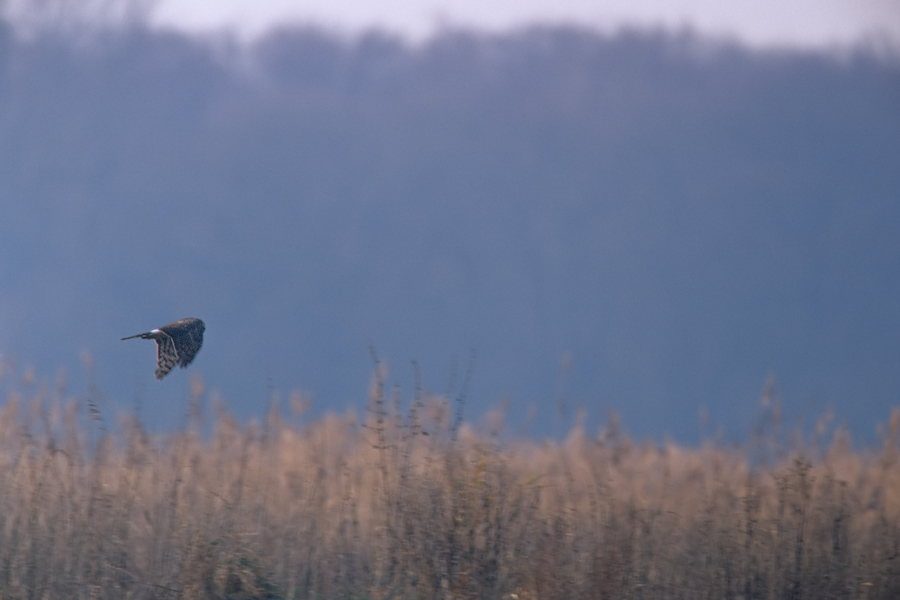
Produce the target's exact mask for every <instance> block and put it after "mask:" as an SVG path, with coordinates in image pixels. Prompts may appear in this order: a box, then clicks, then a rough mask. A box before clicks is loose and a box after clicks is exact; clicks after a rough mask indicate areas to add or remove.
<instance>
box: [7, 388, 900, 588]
mask: <svg viewBox="0 0 900 600" xmlns="http://www.w3.org/2000/svg"><path fill="white" fill-rule="evenodd" d="M28 389H32V390H34V389H35V388H34V387H32V388H28ZM203 394H204V392H203V390H202V385H200V384H199V382H197V385H196V386H195V390H194V402H195V403H198V404H199V401H200V400H201V397H202V396H203ZM54 395H55V394H54V393H52V392H47V391H46V390H37V391H35V392H34V393H33V394H31V396H32V397H30V398H26V397H23V395H22V394H21V393H13V394H11V395H10V397H9V398H8V400H7V402H6V405H5V407H4V408H3V409H2V413H0V598H3V599H7V598H10V599H11V598H29V599H33V598H204V599H205V598H222V599H224V598H229V599H235V600H237V599H250V598H259V599H262V598H269V599H273V598H372V599H375V598H497V599H500V598H504V599H505V598H518V599H520V600H537V599H541V600H543V599H552V598H563V599H571V598H591V599H603V598H709V599H721V598H743V599H748V600H749V599H751V598H811V599H813V598H814V599H822V598H885V599H894V598H900V464H898V448H897V443H898V429H900V411H895V412H894V414H893V415H892V416H891V419H890V424H889V426H888V427H887V430H886V431H885V432H884V435H883V448H881V449H879V450H878V451H877V452H876V451H871V452H861V451H857V450H854V449H853V448H852V446H851V445H850V444H849V441H848V439H847V436H846V435H845V434H841V433H839V432H838V433H836V434H835V435H834V436H832V439H831V440H830V441H829V443H828V445H827V446H825V445H823V446H816V445H815V444H806V445H802V444H799V443H797V444H794V445H793V446H792V447H791V448H790V449H788V448H784V447H783V446H784V445H783V444H782V445H781V446H780V447H778V448H772V447H769V448H768V449H766V448H765V444H766V443H768V442H772V439H769V440H768V441H766V440H759V441H758V442H755V443H754V444H753V448H749V447H748V448H724V447H722V446H721V445H719V444H713V443H707V444H704V445H703V446H701V447H700V448H685V447H680V446H677V445H674V444H666V445H664V446H662V447H659V446H656V445H651V444H643V445H640V444H635V443H633V442H632V441H631V440H630V439H629V438H627V437H626V436H624V435H622V434H620V433H618V432H616V431H615V429H614V428H613V429H609V430H607V431H604V432H601V434H600V435H598V436H597V437H590V436H588V435H587V434H586V433H585V432H584V431H583V430H582V429H581V428H578V427H576V428H574V429H573V430H572V432H571V433H570V435H569V436H568V438H567V439H566V440H565V441H563V442H562V443H553V442H543V443H538V442H534V441H529V440H512V441H504V442H502V443H501V442H500V441H499V440H498V439H497V438H496V437H494V436H491V435H489V434H484V435H481V434H477V433H476V432H475V429H473V428H472V427H469V426H467V425H461V426H457V424H456V422H455V419H454V418H453V415H452V413H453V407H452V406H450V405H448V403H447V402H446V401H445V400H444V399H442V398H434V399H428V398H426V397H425V396H424V394H422V393H419V394H417V395H416V398H415V399H414V401H413V406H412V408H411V409H410V411H409V412H404V413H401V411H400V410H399V409H398V408H397V405H396V404H395V403H394V401H393V399H388V398H385V395H384V392H383V387H382V385H381V379H380V377H376V378H375V382H374V385H373V392H372V394H371V398H372V401H371V405H370V409H369V411H368V413H367V416H366V418H365V419H364V422H363V423H360V422H359V421H358V420H357V419H356V418H355V417H354V416H352V415H348V416H343V417H342V416H329V417H325V418H323V419H321V420H319V421H317V422H314V423H311V424H308V425H305V426H302V427H301V426H297V425H292V424H291V423H290V422H288V421H286V420H285V418H282V417H281V416H280V414H279V412H278V411H275V410H273V411H272V412H271V413H270V415H269V417H268V418H267V420H266V421H265V422H264V423H263V424H250V425H246V426H244V425H240V424H239V423H237V422H236V421H235V420H234V419H233V418H231V417H230V416H228V415H227V414H224V413H223V412H222V411H219V414H218V416H217V417H216V419H215V423H214V424H213V426H212V428H213V431H212V433H211V435H209V436H208V438H206V437H205V436H203V435H201V434H200V433H198V430H199V429H200V421H201V420H202V419H201V417H200V416H199V413H198V412H197V411H195V412H194V425H193V426H191V427H187V428H186V429H185V430H184V431H183V432H180V433H176V434H170V435H164V436H149V435H147V434H146V433H145V432H144V431H143V430H142V429H141V427H140V426H139V424H137V423H136V422H134V420H133V419H132V420H130V421H128V420H124V421H123V422H122V423H121V425H120V426H119V427H118V431H117V433H115V434H113V433H107V432H106V431H105V429H106V428H107V427H108V426H109V425H108V424H105V423H104V422H102V421H98V420H97V419H99V418H100V417H99V416H98V412H97V407H96V406H94V405H93V404H90V403H89V409H90V411H93V412H91V413H90V414H92V415H94V419H95V420H94V421H92V422H90V423H89V424H88V425H84V424H83V423H84V420H83V419H81V418H80V417H79V412H80V411H81V410H82V409H81V407H80V405H79V403H78V402H76V401H70V402H68V403H66V402H63V401H61V400H60V399H54V398H53V396H54ZM761 449H765V450H766V451H765V452H761ZM754 453H755V454H754Z"/></svg>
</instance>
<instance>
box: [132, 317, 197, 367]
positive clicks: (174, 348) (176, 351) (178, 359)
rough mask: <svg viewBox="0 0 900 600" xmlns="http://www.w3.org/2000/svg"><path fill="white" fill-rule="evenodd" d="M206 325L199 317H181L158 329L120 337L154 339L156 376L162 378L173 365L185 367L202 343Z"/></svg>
mask: <svg viewBox="0 0 900 600" xmlns="http://www.w3.org/2000/svg"><path fill="white" fill-rule="evenodd" d="M205 330H206V325H204V324H203V321H201V320H200V319H181V320H180V321H175V322H174V323H169V324H168V325H163V326H162V327H160V328H159V329H154V330H152V331H148V332H147V333H139V334H137V335H131V336H128V337H124V338H122V339H123V340H130V339H132V338H136V337H139V338H141V339H144V340H156V345H157V362H156V378H157V379H162V378H163V377H165V376H166V375H168V374H169V371H171V370H172V368H173V367H174V366H175V365H178V364H180V365H181V368H182V369H183V368H185V367H186V366H188V365H189V364H191V361H192V360H194V357H195V356H197V352H199V351H200V346H202V345H203V332H204V331H205Z"/></svg>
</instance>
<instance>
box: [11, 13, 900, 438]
mask: <svg viewBox="0 0 900 600" xmlns="http://www.w3.org/2000/svg"><path fill="white" fill-rule="evenodd" d="M898 274H900V59H898V56H897V55H894V54H891V53H889V52H888V53H884V52H881V53H879V52H876V51H874V50H871V49H866V48H864V47H860V48H857V49H843V50H841V51H834V52H813V51H801V50H791V49H782V50H750V49H747V48H744V47H742V46H740V45H738V44H733V43H727V42H721V41H714V40H709V39H706V38H703V37H702V36H699V35H696V34H690V33H677V32H667V31H649V30H648V31H644V30H623V31H620V32H618V33H616V34H612V35H607V34H601V33H598V32H595V31H591V30H587V29H580V28H577V27H548V26H534V27H530V28H525V29H521V30H516V31H510V32H507V33H502V34H487V33H483V32H477V31H468V30H450V31H446V32H444V33H441V34H439V35H437V36H436V37H435V38H433V39H431V40H429V41H427V42H425V43H422V44H417V45H413V44H409V43H406V42H404V41H403V40H401V39H398V38H395V37H392V36H390V35H387V34H385V33H381V32H378V31H372V32H369V33H365V34H361V35H357V36H342V35H339V34H335V33H330V32H327V31H324V30H320V29H316V28H283V29H277V30H273V31H271V32H270V33H269V34H267V35H266V36H264V37H263V38H261V39H259V40H258V41H255V42H253V43H252V44H249V45H241V44H239V43H237V42H236V41H234V40H233V39H232V38H230V37H229V36H227V35H225V34H223V35H220V36H209V37H206V38H201V37H191V36H188V35H186V34H183V33H178V32H174V31H163V30H154V29H151V28H148V27H146V26H144V25H142V24H141V23H140V22H137V23H133V24H131V25H129V26H127V27H124V26H123V27H118V28H107V29H99V30H96V31H92V32H90V33H84V32H81V34H79V32H73V31H70V30H63V29H47V30H41V31H38V32H37V33H34V34H33V35H31V36H28V37H23V36H20V35H18V34H17V33H16V31H15V30H14V29H13V27H12V26H11V25H9V24H6V25H2V26H0V352H2V353H3V355H4V356H5V357H6V359H4V360H12V358H11V357H15V359H16V361H17V362H16V365H17V366H15V367H13V368H12V372H14V373H21V372H22V370H23V369H24V368H25V365H34V366H35V367H36V369H37V372H38V373H39V374H40V376H41V377H46V378H48V380H52V378H53V377H54V376H55V374H56V373H57V370H58V369H60V368H63V369H65V371H66V373H67V374H68V377H69V378H70V380H69V385H70V386H71V387H72V393H73V394H74V395H78V394H83V393H85V392H83V390H84V389H88V388H87V387H84V386H85V385H88V384H85V383H79V381H80V378H82V375H79V373H80V372H81V370H82V367H80V366H79V358H78V357H79V353H80V352H81V351H82V350H87V351H89V352H90V354H91V356H92V357H93V359H92V364H93V367H90V368H89V369H88V373H87V377H88V378H89V379H90V384H89V386H90V389H92V390H94V392H91V393H96V394H98V397H101V398H102V399H103V401H104V402H106V404H107V406H110V407H112V406H122V407H125V408H130V407H133V406H138V407H140V408H141V410H142V411H143V415H144V417H145V418H147V419H148V420H149V421H150V423H151V425H153V424H155V425H157V426H171V425H173V424H175V423H177V422H178V419H179V416H178V415H179V414H180V413H179V411H181V412H183V404H184V395H185V392H184V390H185V389H186V386H187V384H186V383H185V381H186V378H188V377H189V376H190V372H186V373H184V374H181V373H180V372H179V374H177V376H173V377H172V378H170V379H169V380H167V381H166V382H164V383H163V384H156V383H155V382H153V381H151V379H152V371H153V362H154V358H155V357H154V350H153V349H152V348H151V347H150V346H149V345H148V346H139V345H138V346H137V347H136V346H129V347H124V346H122V345H120V344H119V343H118V338H120V337H122V336H124V335H130V334H133V333H135V332H138V331H144V330H146V329H147V328H148V327H155V326H159V325H162V324H164V323H167V322H169V321H171V320H174V319H176V318H181V317H186V316H198V317H202V318H204V319H205V320H206V321H207V327H208V333H207V343H206V345H205V347H204V349H203V350H202V352H201V354H200V355H199V358H198V360H197V361H196V363H195V365H194V366H192V367H191V370H192V371H194V370H196V372H197V373H202V375H203V377H204V379H205V380H206V382H207V384H208V385H209V387H210V388H212V389H215V390H218V391H219V392H220V393H221V395H222V397H223V398H224V400H225V402H226V404H227V405H228V406H229V407H230V408H231V409H232V410H234V411H235V412H237V413H238V414H239V415H241V416H252V415H257V416H258V415H261V414H262V413H263V412H264V407H265V406H266V402H267V401H268V400H269V399H270V398H271V397H272V396H273V395H275V396H277V395H279V394H280V395H282V397H283V396H284V395H286V394H287V393H289V392H290V391H291V390H299V391H301V392H302V393H304V394H307V395H309V396H310V397H311V398H312V400H313V406H314V409H315V410H316V411H322V410H339V411H342V410H345V409H346V408H347V407H348V406H362V405H364V403H365V395H366V385H367V381H368V379H369V377H370V375H371V369H372V361H371V359H370V358H369V350H368V348H369V346H370V345H371V346H372V347H374V348H375V350H376V352H377V353H378V354H379V356H381V357H383V358H384V359H385V360H386V361H387V362H388V363H389V364H390V366H391V372H390V375H389V380H390V381H392V382H395V383H396V384H397V385H398V386H400V389H401V396H403V397H408V396H409V395H411V394H412V393H413V388H414V387H415V385H416V383H415V382H416V377H417V375H416V372H417V370H418V373H419V374H420V375H421V377H422V378H423V384H422V385H423V386H424V387H425V388H426V389H427V391H429V392H432V393H438V394H444V393H446V394H448V395H450V396H458V395H463V394H464V395H465V397H466V398H467V406H466V410H467V411H468V415H469V416H471V417H472V418H473V419H477V417H478V416H479V415H480V414H481V413H483V412H484V410H486V409H487V408H488V407H496V406H500V405H503V403H504V402H506V403H507V405H508V407H509V412H510V417H509V418H510V422H511V423H512V424H514V426H515V427H518V428H520V429H521V430H523V431H526V432H530V433H534V434H538V435H544V434H548V433H549V434H553V433H556V432H558V431H560V430H562V429H564V428H567V427H568V426H569V425H570V424H571V422H572V420H573V419H575V418H576V416H575V415H576V413H577V411H578V410H579V409H583V410H584V411H585V412H586V414H587V417H586V418H587V419H588V422H589V424H597V423H600V422H602V421H603V420H605V419H606V418H607V414H609V413H611V412H615V413H618V414H619V415H621V418H622V421H623V424H624V426H625V427H626V428H627V429H628V430H629V431H631V432H634V433H635V434H637V435H652V436H658V435H665V434H669V435H674V436H676V437H677V438H679V439H687V440H690V439H694V438H695V437H696V436H697V435H702V434H705V433H709V432H708V431H707V432H704V431H701V429H703V428H704V427H708V428H715V427H717V426H720V425H721V426H722V427H723V428H724V430H725V431H726V432H727V433H728V434H729V435H738V436H739V435H745V434H747V432H748V431H750V430H751V428H752V424H753V423H754V419H756V418H757V416H758V414H759V411H760V410H761V408H760V405H759V398H760V395H761V394H762V393H763V391H764V388H765V386H766V382H767V381H769V382H770V383H769V385H770V387H769V388H768V389H769V390H770V391H771V390H773V389H774V390H776V392H774V393H776V394H777V395H778V396H779V397H781V398H782V400H783V402H784V403H785V404H786V405H787V406H788V407H790V411H793V412H792V413H791V414H804V415H813V416H814V415H817V414H819V413H821V412H824V411H825V410H826V409H827V408H828V407H832V408H833V409H834V412H835V415H836V417H837V418H836V419H835V422H838V423H839V422H846V423H847V424H848V425H849V426H850V428H851V430H852V431H853V432H854V433H856V434H858V435H859V436H860V437H862V438H864V439H865V438H866V436H869V437H873V436H874V431H875V425H876V423H878V422H880V421H882V420H884V419H885V418H886V416H887V414H888V412H889V408H890V407H891V406H892V405H896V404H897V403H898V402H900V310H898V307H900V276H898ZM411 361H416V363H415V364H416V366H415V367H413V366H411ZM178 377H181V378H182V379H178ZM8 380H9V378H7V381H8ZM179 382H180V383H179ZM2 383H3V382H2V381H0V384H2ZM773 386H774V387H773ZM98 390H99V391H98ZM765 410H774V409H773V408H772V405H769V407H768V408H766V409H765ZM786 410H788V409H786ZM790 411H789V412H790ZM701 414H704V415H708V420H707V419H706V417H704V418H701V417H700V416H699V415H701ZM173 415H174V416H173ZM707 423H708V425H707Z"/></svg>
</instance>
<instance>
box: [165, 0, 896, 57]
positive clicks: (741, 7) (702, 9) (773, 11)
mask: <svg viewBox="0 0 900 600" xmlns="http://www.w3.org/2000/svg"><path fill="white" fill-rule="evenodd" d="M154 20H155V21H156V22H158V23H160V24H166V25H173V24H175V25H180V26H184V27H187V28H189V29H199V30H208V29H221V28H223V27H227V28H230V29H234V30H236V31H238V32H239V33H241V34H242V35H243V36H251V37H252V36H253V35H256V34H258V33H259V32H260V31H262V30H264V29H266V28H267V27H268V26H270V25H271V24H274V23H279V22H280V23H284V22H306V23H309V22H313V23H317V24H321V25H326V26H332V27H337V28H339V29H343V30H349V31H353V30H358V29H360V28H364V27H369V26H372V25H379V26H384V27H387V28H389V29H391V30H394V31H398V32H402V33H404V34H406V35H409V36H411V37H414V38H421V37H423V36H426V35H428V34H429V33H431V32H433V31H434V30H435V29H436V28H439V27H441V26H446V25H477V26H480V27H485V28H491V29H498V28H499V29H505V28H509V27H511V26H516V25H519V24H522V23H528V22H534V21H538V20H540V21H554V22H575V23H581V24H587V25H591V26H595V27H597V28H599V29H604V30H608V29H615V28H617V27H618V26H619V25H621V24H623V23H625V24H649V25H665V26H670V27H680V26H682V25H685V24H689V25H691V26H692V27H694V28H695V29H697V30H699V31H702V32H706V33H712V34H714V35H725V36H737V37H739V38H741V39H743V40H744V41H746V42H749V43H752V44H762V45H769V44H800V45H816V46H821V45H830V44H833V43H835V42H843V43H846V42H852V41H855V40H857V39H859V37H860V36H864V35H870V34H872V33H873V32H881V33H885V32H886V33H888V34H889V35H890V37H891V38H892V39H893V40H895V41H896V40H898V39H900V0H608V1H605V2H604V1H600V0H455V1H454V0H305V1H301V0H159V4H158V5H157V8H156V11H155V13H154Z"/></svg>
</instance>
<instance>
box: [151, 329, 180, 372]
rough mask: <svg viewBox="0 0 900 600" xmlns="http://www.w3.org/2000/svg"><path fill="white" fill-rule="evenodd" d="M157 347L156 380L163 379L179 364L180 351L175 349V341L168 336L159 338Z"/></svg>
mask: <svg viewBox="0 0 900 600" xmlns="http://www.w3.org/2000/svg"><path fill="white" fill-rule="evenodd" d="M156 346H157V349H156V378H157V379H162V378H163V377H165V376H166V375H168V374H169V371H171V370H172V367H174V366H175V365H176V364H177V363H178V350H176V349H175V341H174V340H173V339H172V336H170V335H168V334H164V335H161V336H160V337H158V338H157V339H156ZM182 366H184V365H182Z"/></svg>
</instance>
